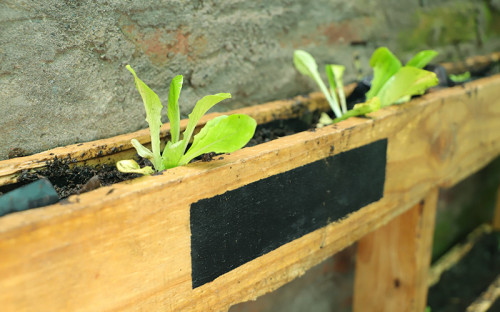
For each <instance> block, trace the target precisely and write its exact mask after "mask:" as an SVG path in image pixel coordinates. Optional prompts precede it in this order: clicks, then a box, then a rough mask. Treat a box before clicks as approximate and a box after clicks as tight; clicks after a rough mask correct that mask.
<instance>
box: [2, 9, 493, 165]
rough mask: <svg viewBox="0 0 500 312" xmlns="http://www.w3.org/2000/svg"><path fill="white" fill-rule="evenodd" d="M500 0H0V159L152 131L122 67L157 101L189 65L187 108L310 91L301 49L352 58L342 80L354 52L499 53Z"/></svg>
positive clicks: (324, 58)
mask: <svg viewBox="0 0 500 312" xmlns="http://www.w3.org/2000/svg"><path fill="white" fill-rule="evenodd" d="M498 3H499V1H497V0H494V1H479V0H453V1H452V0H449V1H446V0H441V1H437V0H433V1H427V0H404V1H401V0H352V1H345V0H315V1H308V0H295V1H291V0H276V1H262V0H260V1H259V0H255V1H238V0H226V1H180V0H178V1H174V0H163V1H160V0H157V1H131V0H128V1H125V0H108V1H88V0H87V1H86V0H82V1H69V0H66V1H62V0H43V1H23V0H3V1H1V2H0V112H1V114H0V116H1V117H2V118H1V119H0V129H1V130H2V132H1V134H0V159H5V158H7V154H8V151H9V150H11V149H13V148H24V149H25V150H26V151H27V152H30V153H33V152H39V151H42V150H45V149H49V148H53V147H56V146H61V145H66V144H70V143H75V142H83V141H89V140H93V139H98V138H103V137H109V136H112V135H116V134H120V133H125V132H129V131H134V130H137V129H140V128H145V127H146V126H147V125H146V123H145V121H144V111H143V107H142V104H141V100H140V98H139V95H138V93H137V92H136V90H135V88H134V85H133V80H132V77H131V75H130V74H129V73H128V72H127V71H126V69H125V65H126V64H131V65H132V66H133V67H134V68H135V70H136V71H137V72H138V74H139V76H140V77H141V78H142V79H143V80H144V81H145V82H146V83H148V84H149V85H150V86H151V87H152V88H153V89H154V90H155V91H156V92H157V93H159V95H160V97H161V98H162V99H166V97H167V94H168V85H169V83H170V80H171V78H172V77H173V76H174V75H176V74H183V75H184V78H185V85H184V91H183V93H182V94H181V106H182V113H183V116H186V115H187V114H188V113H189V112H190V110H191V108H192V107H193V106H194V104H195V102H196V100H197V99H199V98H201V97H202V96H204V95H207V94H212V93H216V92H231V93H232V94H233V99H232V100H230V101H226V102H224V103H221V104H220V105H218V107H217V108H216V110H228V109H230V108H235V107H240V106H244V105H252V104H257V103H262V102H265V101H269V100H274V99H278V98H285V97H291V96H294V95H297V94H300V93H305V92H308V91H311V90H313V89H314V86H313V85H312V84H311V83H309V81H307V80H306V79H304V78H303V77H300V75H298V74H297V73H296V71H295V69H294V68H293V66H292V53H293V50H294V49H298V48H300V49H306V50H308V51H310V52H311V53H312V54H313V55H314V56H315V57H316V58H317V59H318V61H319V63H320V64H324V63H326V62H335V63H342V64H344V65H346V66H347V77H346V78H347V80H353V79H354V77H355V70H354V67H353V65H352V64H353V63H352V60H353V53H358V54H359V55H360V56H361V62H362V64H363V66H364V69H365V70H366V71H367V64H368V59H369V56H370V54H371V53H372V51H373V50H374V49H375V48H376V47H377V46H381V45H387V46H389V47H390V48H391V49H393V50H394V51H395V52H396V53H397V54H398V55H399V56H400V57H401V58H402V59H407V58H408V57H409V55H410V54H411V53H412V52H413V51H415V50H419V49H424V48H430V47H432V48H437V49H438V50H440V51H441V52H442V54H441V56H440V59H450V58H460V57H462V56H467V55H471V54H474V53H485V52H489V51H492V50H495V49H497V48H498V47H499V46H500V44H499V37H498V34H499V31H500V22H499V21H498V19H495V18H494V17H496V16H498V15H499V13H498V8H499V7H500V5H498ZM164 120H165V121H166V117H165V119H164Z"/></svg>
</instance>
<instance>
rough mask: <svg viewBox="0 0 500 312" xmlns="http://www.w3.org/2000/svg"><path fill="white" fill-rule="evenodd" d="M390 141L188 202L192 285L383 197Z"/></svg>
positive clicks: (216, 275) (209, 280) (209, 278)
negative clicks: (189, 203)
mask: <svg viewBox="0 0 500 312" xmlns="http://www.w3.org/2000/svg"><path fill="white" fill-rule="evenodd" d="M386 151H387V139H383V140H380V141H376V142H374V143H370V144H368V145H365V146H362V147H359V148H356V149H353V150H350V151H347V152H344V153H340V154H338V155H335V156H331V157H328V158H325V159H322V160H319V161H316V162H314V163H311V164H308V165H305V166H302V167H299V168H295V169H293V170H290V171H287V172H284V173H281V174H277V175H275V176H272V177H269V178H266V179H263V180H259V181H256V182H254V183H251V184H248V185H245V186H243V187H241V188H239V189H236V190H232V191H229V192H226V193H224V194H222V195H218V196H215V197H212V198H208V199H203V200H200V201H199V202H196V203H194V204H192V205H191V264H192V281H193V288H196V287H199V286H201V285H203V284H205V283H208V282H211V281H213V280H214V279H216V278H217V277H219V276H220V275H222V274H225V273H227V272H229V271H231V270H233V269H234V268H237V267H238V266H240V265H242V264H244V263H246V262H248V261H251V260H253V259H255V258H257V257H259V256H262V255H264V254H266V253H268V252H270V251H272V250H274V249H276V248H278V247H280V246H282V245H284V244H286V243H289V242H291V241H293V240H295V239H297V238H299V237H301V236H303V235H305V234H308V233H310V232H313V231H314V230H317V229H319V228H321V227H324V226H325V225H327V224H328V223H330V222H334V221H337V220H339V219H341V218H343V217H345V216H346V215H348V214H349V213H352V212H354V211H356V210H359V209H360V208H362V207H364V206H366V205H368V204H370V203H372V202H375V201H377V200H379V199H380V198H382V196H383V193H384V183H385V169H386V162H387V160H386V159H387V157H386V153H387V152H386Z"/></svg>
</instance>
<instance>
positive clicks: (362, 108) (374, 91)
mask: <svg viewBox="0 0 500 312" xmlns="http://www.w3.org/2000/svg"><path fill="white" fill-rule="evenodd" d="M436 55H437V52H436V51H433V50H424V51H421V52H419V53H417V54H416V55H415V56H414V57H413V58H412V59H411V60H410V61H408V63H407V64H406V65H405V66H403V65H402V64H401V61H399V59H398V58H397V57H396V56H394V54H392V53H391V52H390V51H389V49H387V48H386V47H381V48H378V49H377V50H375V52H374V53H373V55H372V57H371V59H370V66H371V67H372V68H373V79H372V82H371V88H370V90H369V91H368V92H367V93H366V102H365V103H361V104H357V105H355V106H354V108H353V109H351V110H349V111H347V108H346V99H345V95H344V85H343V82H342V76H343V74H344V70H345V67H344V66H341V65H334V64H328V65H326V67H325V71H326V76H327V77H328V82H329V84H330V89H327V88H326V86H325V84H324V83H323V81H322V80H321V77H320V76H319V72H318V65H317V64H316V61H315V60H314V58H313V57H312V56H311V55H310V54H309V53H307V52H305V51H302V50H296V51H295V53H294V58H293V61H294V64H295V67H296V68H297V70H298V71H299V72H300V73H302V74H304V75H306V76H309V77H311V78H313V80H314V81H315V82H316V83H317V84H318V86H319V87H320V90H321V91H322V92H323V94H324V95H325V98H326V99H327V101H328V103H329V104H330V107H331V108H332V111H333V113H334V114H335V116H336V118H335V119H332V118H330V116H328V114H326V113H322V114H321V117H320V120H319V123H318V127H322V126H324V125H329V124H332V123H336V122H339V121H342V120H345V119H347V118H349V117H354V116H360V115H366V114H368V113H370V112H374V111H376V110H378V109H379V108H380V107H384V106H388V105H392V104H399V103H403V102H406V101H408V100H410V98H411V96H413V95H419V94H423V93H424V92H425V90H427V89H428V88H430V87H432V86H435V85H437V84H438V79H437V77H436V75H435V74H434V73H432V72H429V71H426V70H423V69H422V68H424V67H425V66H426V65H427V64H428V63H429V62H430V61H431V60H432V59H433V58H434V57H435V56H436ZM337 94H338V97H339V100H340V105H339V100H337Z"/></svg>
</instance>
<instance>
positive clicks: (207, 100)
mask: <svg viewBox="0 0 500 312" xmlns="http://www.w3.org/2000/svg"><path fill="white" fill-rule="evenodd" d="M229 98H231V94H229V93H218V94H214V95H207V96H204V97H203V98H202V99H201V100H199V101H198V102H196V105H195V106H194V109H193V111H192V112H191V114H189V121H188V125H187V127H186V130H184V133H183V135H182V142H183V144H182V153H183V154H184V152H185V151H186V147H187V145H188V143H189V141H190V140H191V136H192V135H193V131H194V128H195V127H196V125H197V124H198V121H199V120H200V119H201V117H203V115H205V113H206V112H207V111H208V110H209V109H210V108H212V106H214V105H215V104H217V103H219V102H220V101H222V100H225V99H229Z"/></svg>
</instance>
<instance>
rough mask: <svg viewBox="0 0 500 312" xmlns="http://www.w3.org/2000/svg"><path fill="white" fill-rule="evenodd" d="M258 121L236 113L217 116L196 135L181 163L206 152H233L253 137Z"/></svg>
mask: <svg viewBox="0 0 500 312" xmlns="http://www.w3.org/2000/svg"><path fill="white" fill-rule="evenodd" d="M256 127H257V122H256V121H255V120H254V119H253V118H251V117H250V116H247V115H243V114H235V115H231V116H225V115H223V116H219V117H216V118H214V119H212V120H210V121H209V122H207V124H206V125H205V127H203V129H201V131H200V132H199V133H198V134H197V135H195V136H194V139H193V144H192V145H191V147H190V148H189V150H188V151H187V153H186V154H185V155H184V156H182V158H181V160H180V162H179V165H184V164H187V163H188V162H189V161H190V160H191V159H193V158H195V157H197V156H199V155H201V154H205V153H210V152H215V153H232V152H234V151H236V150H238V149H240V148H242V147H243V146H245V145H246V144H247V143H248V141H250V139H251V138H252V137H253V134H254V132H255V128H256Z"/></svg>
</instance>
